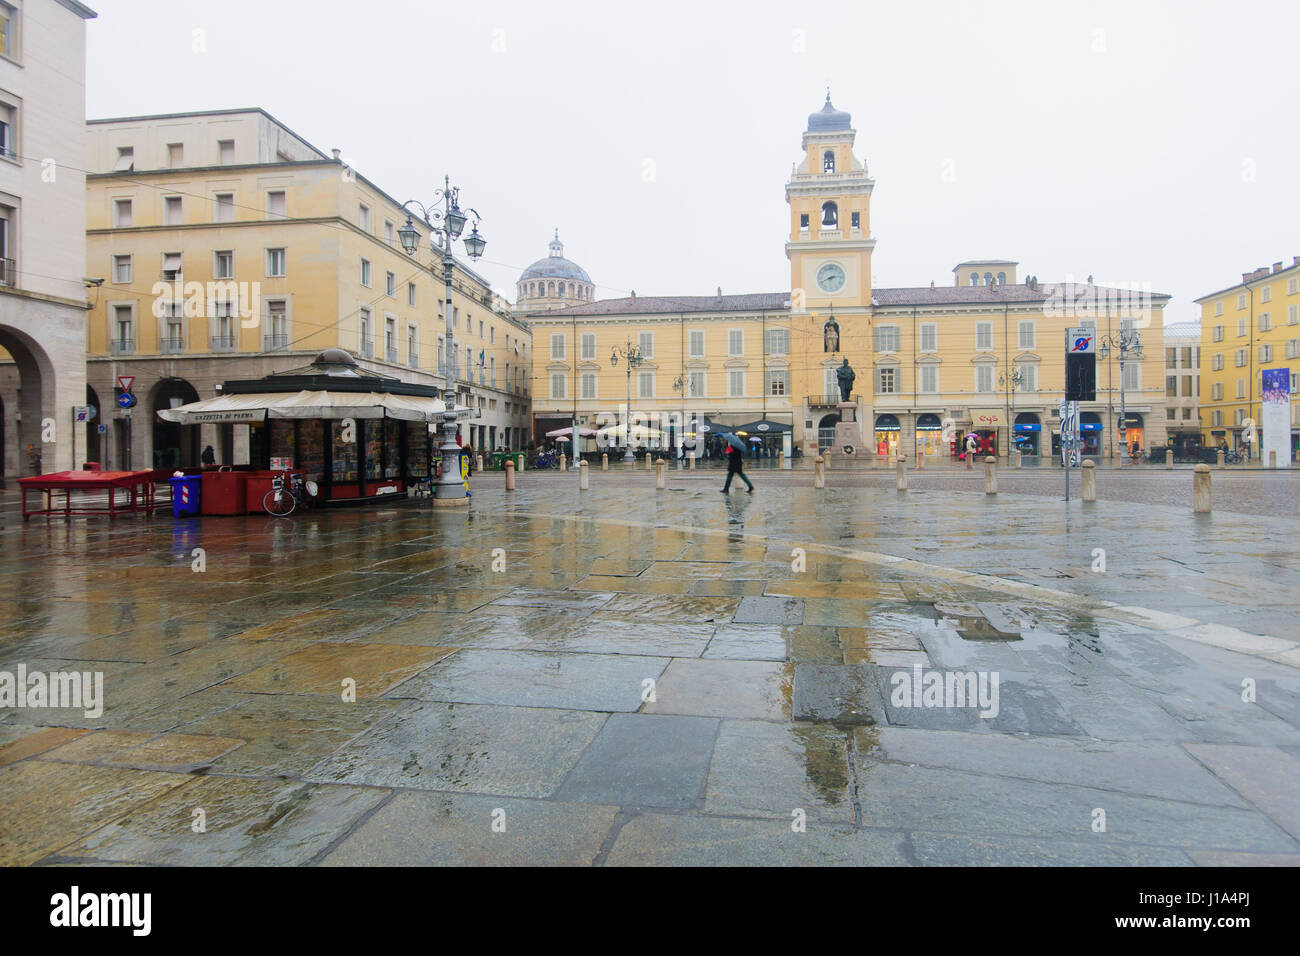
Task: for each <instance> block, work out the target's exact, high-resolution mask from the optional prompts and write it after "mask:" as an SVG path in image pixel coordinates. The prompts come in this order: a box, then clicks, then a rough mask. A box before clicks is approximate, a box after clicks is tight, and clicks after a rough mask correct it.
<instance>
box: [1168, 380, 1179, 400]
mask: <svg viewBox="0 0 1300 956" xmlns="http://www.w3.org/2000/svg"><path fill="white" fill-rule="evenodd" d="M1165 397H1166V398H1177V397H1178V376H1177V375H1166V376H1165Z"/></svg>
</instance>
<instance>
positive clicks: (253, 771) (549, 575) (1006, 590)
mask: <svg viewBox="0 0 1300 956" xmlns="http://www.w3.org/2000/svg"><path fill="white" fill-rule="evenodd" d="M718 477H720V476H718V475H702V476H695V477H691V476H689V475H682V474H677V473H673V474H670V481H669V487H668V488H667V489H666V490H663V491H656V490H655V488H654V486H653V481H652V479H645V478H633V476H630V475H626V474H625V475H621V476H618V477H617V478H615V476H613V475H608V476H606V475H601V474H600V473H594V474H593V475H592V490H590V491H587V492H579V491H578V489H577V483H576V481H575V480H573V479H572V477H571V476H554V475H547V476H542V475H536V476H534V475H531V474H528V473H525V474H524V475H521V476H520V481H519V490H517V491H516V492H514V493H513V494H510V495H507V494H506V493H505V492H504V491H503V490H502V488H501V487H500V478H499V476H495V475H489V476H485V477H483V478H481V479H479V480H477V481H476V482H475V497H474V499H473V502H472V504H471V507H470V508H469V509H468V510H467V511H463V512H456V513H448V512H442V511H440V512H436V513H435V512H433V511H432V510H431V509H430V508H428V506H427V504H425V503H422V502H419V501H412V502H394V503H393V504H392V505H389V506H385V507H381V508H370V509H365V510H362V509H350V510H336V511H328V512H309V513H307V514H300V515H295V516H294V517H292V518H290V519H285V520H277V519H272V518H262V517H257V516H249V517H247V518H207V519H202V520H200V519H184V520H179V521H173V520H172V519H171V518H170V517H167V518H164V517H161V516H160V517H157V518H154V519H152V520H150V519H142V518H126V519H118V520H116V521H108V520H99V519H94V520H87V519H78V520H74V521H71V522H66V521H63V520H52V521H48V522H46V521H37V520H33V521H31V522H29V523H27V524H23V523H22V522H21V520H14V519H13V517H12V514H11V513H8V512H6V513H5V515H4V518H3V530H2V531H0V542H2V543H3V552H2V553H0V692H3V689H4V686H5V685H4V681H5V675H6V674H8V675H17V674H18V673H19V672H20V669H21V671H22V672H23V673H24V674H26V675H32V674H41V675H51V674H56V673H69V672H83V673H89V674H100V675H102V681H103V684H102V687H103V690H102V700H100V701H99V702H98V703H100V704H102V713H98V714H93V713H92V714H89V715H88V713H87V706H85V705H87V704H90V703H92V702H91V701H87V700H78V701H73V702H72V703H75V704H77V706H68V707H55V706H48V705H49V704H54V703H67V702H68V701H63V700H58V701H56V700H52V699H48V698H47V699H46V700H45V701H44V703H45V704H46V705H47V706H26V705H27V704H31V703H33V701H32V699H31V698H30V693H29V696H28V698H27V699H26V700H24V706H3V707H0V863H3V864H6V865H31V864H57V863H143V864H154V865H168V864H237V865H246V864H277V865H280V864H286V865H328V866H336V865H345V866H346V865H357V864H415V865H422V864H524V863H527V864H576V865H587V864H592V863H596V864H603V865H622V864H633V865H644V864H688V865H689V864H757V865H777V864H800V863H809V864H837V863H838V864H867V865H958V864H1084V865H1091V864H1119V865H1129V864H1150V865H1175V866H1180V865H1181V866H1186V865H1193V864H1195V865H1216V864H1237V863H1244V864H1268V863H1281V864H1291V865H1295V864H1300V799H1298V798H1297V796H1296V795H1297V794H1298V793H1300V650H1298V648H1297V640H1296V638H1297V628H1296V625H1295V621H1296V619H1297V611H1300V607H1297V604H1298V603H1300V598H1297V595H1300V557H1297V555H1296V549H1295V546H1294V541H1295V540H1296V533H1297V531H1300V522H1297V521H1295V520H1294V519H1293V518H1282V519H1269V520H1267V521H1259V520H1249V521H1246V520H1242V517H1241V516H1240V515H1229V514H1224V515H1220V514H1217V513H1216V514H1214V515H1209V516H1205V515H1201V516H1196V515H1192V514H1191V512H1190V507H1188V508H1186V509H1180V508H1173V507H1163V506H1157V505H1143V504H1138V503H1125V502H1112V503H1108V504H1106V505H1105V506H1104V507H1095V506H1083V505H1081V504H1080V503H1078V502H1072V503H1071V504H1070V505H1069V507H1068V509H1067V507H1066V506H1065V505H1064V503H1062V502H1060V501H1053V500H1051V499H1050V498H1047V497H1044V496H1035V495H1030V494H1020V495H1017V494H1002V495H998V496H996V497H986V496H985V495H983V494H982V493H976V492H974V491H961V490H947V489H939V488H932V489H918V490H917V491H915V492H909V493H906V494H899V493H898V492H896V491H894V490H893V489H892V488H881V487H849V486H845V487H838V488H837V487H831V488H827V489H825V490H820V491H818V490H814V489H813V488H811V487H810V486H809V484H808V483H807V482H806V481H803V480H794V478H792V477H791V476H788V475H787V476H784V477H782V476H779V475H778V473H772V474H770V475H769V474H765V473H760V474H759V475H756V479H757V484H758V491H757V493H756V494H754V495H753V496H748V495H745V494H743V493H741V492H739V491H736V490H735V489H733V493H732V494H731V495H730V496H729V497H727V498H723V497H721V496H720V495H719V494H718V493H717V489H716V487H715V484H716V482H715V479H717V478H718ZM802 477H805V478H806V476H802ZM1291 513H1294V511H1292V512H1291ZM195 549H201V551H199V552H196V550H195ZM1099 550H1100V551H1102V552H1104V555H1102V558H1101V560H1102V564H1101V566H1100V568H1099V567H1098V553H1097V552H1098V551H1099ZM200 566H201V570H200V569H199V568H200ZM14 680H15V678H14V677H10V685H9V686H10V687H11V689H12V687H13V681H14ZM65 689H66V688H65ZM913 689H915V694H913V693H912V690H913ZM904 691H906V693H904ZM11 693H12V690H11ZM4 703H5V704H11V703H12V701H10V700H6V701H4ZM91 709H96V708H91Z"/></svg>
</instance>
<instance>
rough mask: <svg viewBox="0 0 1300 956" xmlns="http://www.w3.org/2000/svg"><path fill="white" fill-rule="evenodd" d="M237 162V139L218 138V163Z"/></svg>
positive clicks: (221, 164)
mask: <svg viewBox="0 0 1300 956" xmlns="http://www.w3.org/2000/svg"><path fill="white" fill-rule="evenodd" d="M234 162H235V141H234V140H233V139H221V140H217V165H218V166H232V165H234Z"/></svg>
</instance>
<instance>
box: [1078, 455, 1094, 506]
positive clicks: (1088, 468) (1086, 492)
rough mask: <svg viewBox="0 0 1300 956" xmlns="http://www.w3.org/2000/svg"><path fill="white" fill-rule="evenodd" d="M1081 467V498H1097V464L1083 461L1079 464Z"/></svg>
mask: <svg viewBox="0 0 1300 956" xmlns="http://www.w3.org/2000/svg"><path fill="white" fill-rule="evenodd" d="M1081 467H1082V469H1083V500H1084V501H1096V500H1097V465H1096V463H1095V462H1093V461H1085V462H1084V463H1083V465H1082V466H1081Z"/></svg>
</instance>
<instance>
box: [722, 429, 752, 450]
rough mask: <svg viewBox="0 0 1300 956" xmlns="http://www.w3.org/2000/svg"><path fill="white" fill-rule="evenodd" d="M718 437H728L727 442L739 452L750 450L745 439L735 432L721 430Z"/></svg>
mask: <svg viewBox="0 0 1300 956" xmlns="http://www.w3.org/2000/svg"><path fill="white" fill-rule="evenodd" d="M718 437H719V438H724V439H726V442H727V444H728V445H730V446H731V447H732V448H734V449H736V450H737V451H739V452H746V451H749V447H748V446H747V445H746V444H745V439H743V438H741V437H740V436H739V435H737V434H735V433H734V432H721V433H719V435H718Z"/></svg>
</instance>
